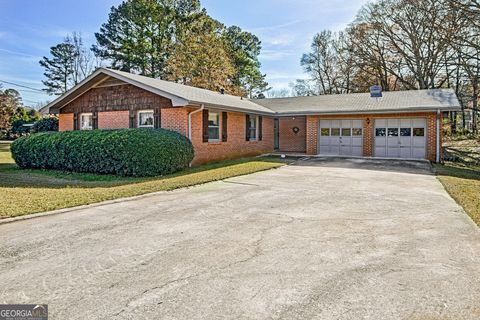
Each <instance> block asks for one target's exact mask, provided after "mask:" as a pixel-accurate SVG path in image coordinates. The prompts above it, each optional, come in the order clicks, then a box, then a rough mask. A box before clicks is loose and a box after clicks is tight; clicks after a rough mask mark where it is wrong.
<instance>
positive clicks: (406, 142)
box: [374, 119, 427, 159]
mask: <svg viewBox="0 0 480 320" xmlns="http://www.w3.org/2000/svg"><path fill="white" fill-rule="evenodd" d="M426 145H427V143H426V120H425V119H377V120H375V151H374V154H375V156H376V157H386V158H404V159H425V158H426V156H427V153H426Z"/></svg>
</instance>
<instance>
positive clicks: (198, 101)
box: [43, 68, 460, 115]
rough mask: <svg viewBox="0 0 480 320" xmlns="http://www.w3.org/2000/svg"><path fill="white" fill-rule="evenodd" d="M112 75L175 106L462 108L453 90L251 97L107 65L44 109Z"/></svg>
mask: <svg viewBox="0 0 480 320" xmlns="http://www.w3.org/2000/svg"><path fill="white" fill-rule="evenodd" d="M108 76H110V77H113V78H117V79H120V80H122V81H124V82H127V83H130V84H133V85H136V86H138V87H141V88H143V89H145V90H148V91H150V92H153V93H156V94H158V95H161V96H164V97H166V98H168V99H171V101H172V105H173V106H186V105H202V104H203V105H205V107H206V108H218V109H223V110H229V111H239V112H246V113H255V114H266V115H306V114H335V113H336V114H342V113H344V114H345V113H375V112H409V111H422V110H425V111H426V110H429V111H433V110H439V109H440V110H444V111H445V110H458V109H459V108H460V104H459V102H458V100H457V97H456V95H455V92H454V91H453V90H451V89H434V90H412V91H393V92H384V93H383V98H380V99H378V101H377V100H375V99H373V98H370V94H369V93H354V94H341V95H322V96H313V97H293V98H276V99H275V98H274V99H254V100H249V99H246V98H241V97H237V96H232V95H228V94H220V92H215V91H210V90H205V89H200V88H195V87H191V86H187V85H183V84H179V83H175V82H171V81H164V80H159V79H154V78H149V77H145V76H141V75H136V74H132V73H129V72H123V71H118V70H112V69H107V68H99V69H97V70H96V71H95V72H94V73H93V74H91V75H90V76H89V77H87V78H86V79H85V80H83V81H82V82H81V83H80V84H78V85H77V86H76V87H74V88H73V89H71V90H69V91H68V92H67V93H65V94H64V95H62V96H61V97H59V98H57V99H56V100H55V101H53V102H51V103H50V104H49V105H47V106H46V107H44V108H43V109H47V110H50V111H51V110H54V111H58V109H59V108H62V107H63V106H64V105H65V104H66V103H68V102H70V101H72V100H73V99H75V98H76V97H78V96H79V95H81V94H83V93H84V92H85V91H86V90H88V89H89V88H90V87H91V86H92V85H94V84H95V83H98V80H99V79H102V77H103V79H106V78H108Z"/></svg>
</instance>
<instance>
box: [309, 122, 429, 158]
mask: <svg viewBox="0 0 480 320" xmlns="http://www.w3.org/2000/svg"><path fill="white" fill-rule="evenodd" d="M364 121H366V120H365V119H334V120H328V119H320V121H319V125H320V128H319V147H318V151H319V155H328V156H358V157H361V156H364V155H365V152H364V143H365V134H367V133H366V132H365V130H366V129H365V126H364ZM368 121H373V122H374V125H373V128H372V129H373V148H372V149H373V150H372V151H373V156H374V157H379V158H400V159H425V158H426V157H427V150H426V149H427V139H426V136H427V134H426V133H427V121H426V118H386V119H372V120H368ZM367 130H368V129H367Z"/></svg>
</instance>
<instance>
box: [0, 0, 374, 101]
mask: <svg viewBox="0 0 480 320" xmlns="http://www.w3.org/2000/svg"><path fill="white" fill-rule="evenodd" d="M120 2H121V0H82V1H78V0H76V1H73V0H63V1H61V0H40V1H39V0H0V80H2V81H9V82H13V83H17V84H21V85H25V86H29V87H32V88H38V89H41V88H42V83H41V80H42V79H43V70H42V68H41V67H40V66H39V64H38V61H39V60H40V59H41V57H42V56H44V55H48V53H49V48H50V46H53V45H55V44H57V43H59V42H61V41H62V40H63V38H64V37H65V35H66V34H67V33H71V32H73V31H79V32H81V33H82V35H83V37H84V40H85V42H86V43H87V44H88V45H89V46H90V45H91V44H92V43H94V42H95V38H94V32H96V31H98V29H99V28H100V25H101V24H102V23H103V22H105V21H106V20H107V16H108V13H109V11H110V7H111V6H113V5H117V4H119V3H120ZM201 2H202V5H203V6H204V7H205V8H206V9H207V11H208V12H209V14H210V15H211V16H212V17H213V18H215V19H217V20H219V21H221V22H223V23H224V24H226V25H238V26H240V27H241V28H242V29H244V30H247V31H250V32H253V33H254V34H256V35H257V36H258V37H259V38H260V40H262V46H263V50H262V54H261V56H260V61H261V62H262V72H263V73H266V74H267V80H268V82H269V83H270V85H271V86H272V87H273V88H274V89H277V90H278V89H282V88H288V85H289V83H290V82H293V81H294V80H295V79H297V78H305V77H306V76H305V74H303V72H302V69H301V67H300V62H299V61H300V57H301V55H302V53H303V52H306V51H308V49H309V45H310V40H311V39H312V37H313V35H314V34H315V33H316V32H319V31H321V30H323V29H331V30H335V31H336V30H341V29H342V28H344V27H345V26H346V25H347V24H348V23H350V22H351V21H352V20H353V18H354V16H355V14H356V12H357V11H358V10H359V9H360V7H361V6H362V5H363V4H365V3H367V1H366V0H243V1H225V0H223V1H221V0H203V1H201ZM3 87H4V88H6V87H12V88H15V89H18V90H19V91H20V92H21V93H22V97H23V98H24V102H25V104H27V105H35V104H36V103H40V102H45V101H48V100H52V98H53V97H51V96H48V95H46V94H44V93H41V92H36V91H33V90H29V89H22V88H19V87H15V86H12V85H8V84H3Z"/></svg>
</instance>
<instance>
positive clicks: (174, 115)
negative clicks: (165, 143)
mask: <svg viewBox="0 0 480 320" xmlns="http://www.w3.org/2000/svg"><path fill="white" fill-rule="evenodd" d="M188 112H189V109H187V108H164V109H162V115H161V123H162V124H161V127H162V128H163V129H168V130H172V131H176V132H178V133H181V134H183V135H184V136H188V132H187V131H188Z"/></svg>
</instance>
